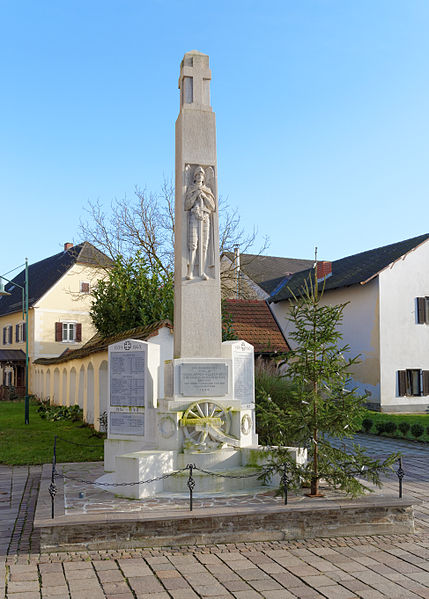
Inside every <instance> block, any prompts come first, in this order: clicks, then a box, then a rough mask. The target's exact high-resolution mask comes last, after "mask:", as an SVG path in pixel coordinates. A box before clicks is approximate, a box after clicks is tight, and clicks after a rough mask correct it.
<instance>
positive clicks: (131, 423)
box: [109, 412, 144, 436]
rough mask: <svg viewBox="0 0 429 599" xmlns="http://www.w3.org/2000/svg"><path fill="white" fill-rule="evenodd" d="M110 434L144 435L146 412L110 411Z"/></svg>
mask: <svg viewBox="0 0 429 599" xmlns="http://www.w3.org/2000/svg"><path fill="white" fill-rule="evenodd" d="M109 429H110V434H112V435H139V436H144V413H143V412H138V413H134V412H131V413H125V412H110V427H109Z"/></svg>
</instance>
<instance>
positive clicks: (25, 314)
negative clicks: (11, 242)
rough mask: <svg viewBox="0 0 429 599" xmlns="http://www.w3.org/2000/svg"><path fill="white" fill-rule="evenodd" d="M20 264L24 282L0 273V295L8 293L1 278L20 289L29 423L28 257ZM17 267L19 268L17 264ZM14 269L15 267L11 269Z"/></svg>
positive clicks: (26, 406)
mask: <svg viewBox="0 0 429 599" xmlns="http://www.w3.org/2000/svg"><path fill="white" fill-rule="evenodd" d="M21 266H25V282H24V286H22V285H18V283H15V282H14V281H11V280H10V279H7V278H6V277H4V276H3V275H0V296H1V295H10V292H9V291H6V290H5V289H4V286H3V280H4V281H7V282H8V283H11V284H12V285H15V286H16V287H19V288H20V289H21V290H22V318H23V320H24V322H25V415H24V422H25V424H29V423H30V399H29V396H28V258H26V259H25V263H24V264H23V265H21ZM17 268H20V267H19V266H18V267H17ZM13 270H16V269H13Z"/></svg>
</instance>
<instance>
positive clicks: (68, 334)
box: [55, 320, 82, 343]
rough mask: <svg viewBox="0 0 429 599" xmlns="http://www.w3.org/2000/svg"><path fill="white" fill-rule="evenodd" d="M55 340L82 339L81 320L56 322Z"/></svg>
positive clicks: (65, 341)
mask: <svg viewBox="0 0 429 599" xmlns="http://www.w3.org/2000/svg"><path fill="white" fill-rule="evenodd" d="M55 341H62V342H64V343H74V342H80V341H82V325H81V324H80V323H79V322H75V321H70V320H65V321H62V322H56V323H55Z"/></svg>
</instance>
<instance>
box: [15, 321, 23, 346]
mask: <svg viewBox="0 0 429 599" xmlns="http://www.w3.org/2000/svg"><path fill="white" fill-rule="evenodd" d="M15 341H16V343H23V342H24V341H25V322H20V323H19V324H16V325H15Z"/></svg>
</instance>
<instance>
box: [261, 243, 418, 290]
mask: <svg viewBox="0 0 429 599" xmlns="http://www.w3.org/2000/svg"><path fill="white" fill-rule="evenodd" d="M427 239H429V233H425V234H424V235H419V236H418V237H413V238H412V239H405V240H404V241H399V242H398V243H392V244H390V245H385V246H383V247H380V248H376V249H374V250H368V251H366V252H361V253H360V254H354V255H353V256H347V257H346V258H341V259H340V260H335V261H334V262H332V275H331V276H330V277H328V278H326V280H325V291H328V290H329V289H338V288H340V287H348V286H350V285H356V284H358V283H360V284H365V283H367V282H368V281H369V280H370V279H372V278H373V277H375V276H377V275H378V274H379V273H380V272H381V271H382V270H384V269H385V268H386V267H387V266H389V265H390V264H392V262H395V261H396V260H398V259H399V258H401V257H402V256H404V255H405V254H407V253H408V252H410V251H412V250H414V249H415V248H416V247H417V246H419V245H421V244H422V243H424V242H425V241H426V240H427ZM313 273H314V271H313V269H312V268H307V269H306V270H303V271H302V272H298V273H296V274H294V275H293V276H292V277H291V278H290V279H285V280H284V282H283V285H280V287H279V286H278V287H277V290H276V292H275V293H274V294H273V295H272V296H271V297H270V299H269V301H270V302H279V301H282V300H286V299H289V298H291V297H292V293H293V294H294V295H296V296H298V295H300V293H301V290H302V288H303V285H304V282H305V281H308V280H309V277H310V276H312V275H313ZM313 276H314V275H313ZM319 287H322V283H320V285H319Z"/></svg>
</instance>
